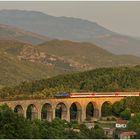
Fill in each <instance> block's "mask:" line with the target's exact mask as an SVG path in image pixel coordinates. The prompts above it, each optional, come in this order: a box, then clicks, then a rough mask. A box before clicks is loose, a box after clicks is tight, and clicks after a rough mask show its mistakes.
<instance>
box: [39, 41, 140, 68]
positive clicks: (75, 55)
mask: <svg viewBox="0 0 140 140" xmlns="http://www.w3.org/2000/svg"><path fill="white" fill-rule="evenodd" d="M37 48H38V49H39V50H40V51H43V52H47V53H48V54H54V55H55V56H58V57H62V58H64V59H66V60H67V61H69V62H70V63H71V65H73V66H77V67H79V69H83V70H88V69H93V68H98V67H112V66H125V65H136V64H140V58H139V57H135V56H131V55H114V54H112V53H109V52H108V51H106V50H104V49H101V48H100V47H98V46H96V45H94V44H91V43H86V42H82V43H80V42H72V41H68V40H52V41H48V42H46V43H43V44H40V45H39V46H38V47H37Z"/></svg>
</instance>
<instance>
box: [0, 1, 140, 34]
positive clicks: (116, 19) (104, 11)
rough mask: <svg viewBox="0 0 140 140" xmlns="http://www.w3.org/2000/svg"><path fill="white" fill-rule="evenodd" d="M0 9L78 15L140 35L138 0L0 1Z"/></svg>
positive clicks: (108, 26)
mask: <svg viewBox="0 0 140 140" xmlns="http://www.w3.org/2000/svg"><path fill="white" fill-rule="evenodd" d="M0 9H22V10H35V11H42V12H44V13H47V14H50V15H54V16H67V17H79V18H83V19H88V20H90V21H94V22H97V23H98V24H100V25H102V26H104V27H106V28H108V29H110V30H112V31H115V32H119V33H123V34H127V35H133V36H138V37H140V1H139V2H138V1H137V2H119V1H118V2H105V1H104V2H95V1H92V2H48V1H46V2H27V1H25V2H2V1H1V2H0Z"/></svg>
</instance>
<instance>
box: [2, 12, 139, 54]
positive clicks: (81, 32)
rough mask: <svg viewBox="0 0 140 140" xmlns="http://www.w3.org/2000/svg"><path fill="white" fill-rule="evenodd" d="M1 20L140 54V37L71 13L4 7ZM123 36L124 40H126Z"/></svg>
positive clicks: (29, 29)
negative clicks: (57, 13)
mask: <svg viewBox="0 0 140 140" xmlns="http://www.w3.org/2000/svg"><path fill="white" fill-rule="evenodd" d="M0 19H1V20H0V23H2V24H5V23H6V24H8V25H13V26H16V27H19V28H22V29H25V30H27V31H31V32H35V33H39V34H41V35H46V36H48V37H50V38H52V39H54V38H58V39H62V40H63V39H66V40H72V41H82V42H83V41H86V42H91V43H94V44H96V45H98V46H99V47H101V48H104V49H106V50H108V51H110V52H111V53H114V54H129V55H136V56H140V47H139V44H140V40H139V39H137V38H134V37H129V36H125V35H121V34H118V33H115V32H112V31H110V30H108V29H106V28H104V27H102V26H100V25H98V24H97V23H95V22H91V21H88V20H83V19H79V18H71V17H55V16H51V15H48V14H45V13H42V12H35V11H27V10H26V11H25V10H24V11H22V10H3V11H0ZM122 40H123V41H122Z"/></svg>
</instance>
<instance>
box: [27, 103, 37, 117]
mask: <svg viewBox="0 0 140 140" xmlns="http://www.w3.org/2000/svg"><path fill="white" fill-rule="evenodd" d="M26 118H27V119H29V120H33V119H38V110H37V107H36V106H35V105H34V104H29V105H28V107H27V110H26Z"/></svg>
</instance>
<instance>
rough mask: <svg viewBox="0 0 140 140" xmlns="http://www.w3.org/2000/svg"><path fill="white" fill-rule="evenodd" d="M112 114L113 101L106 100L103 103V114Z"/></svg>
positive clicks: (103, 115) (104, 115)
mask: <svg viewBox="0 0 140 140" xmlns="http://www.w3.org/2000/svg"><path fill="white" fill-rule="evenodd" d="M111 115H112V103H111V102H110V101H105V102H103V103H102V105H101V116H102V117H106V116H111Z"/></svg>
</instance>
